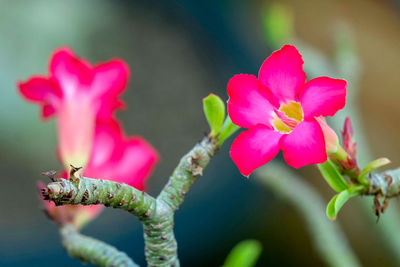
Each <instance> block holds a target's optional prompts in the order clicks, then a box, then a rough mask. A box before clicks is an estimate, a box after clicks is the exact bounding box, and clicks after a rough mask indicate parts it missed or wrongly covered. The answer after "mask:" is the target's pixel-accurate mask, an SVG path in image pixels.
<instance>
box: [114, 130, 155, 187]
mask: <svg viewBox="0 0 400 267" xmlns="http://www.w3.org/2000/svg"><path fill="white" fill-rule="evenodd" d="M158 160H159V156H158V153H157V151H156V150H155V149H154V148H153V147H152V146H151V145H150V144H149V143H147V142H146V140H144V139H143V138H141V137H139V136H135V137H130V138H129V139H128V140H127V141H126V143H125V149H124V153H123V155H122V156H121V158H120V160H119V161H118V162H117V163H116V164H115V166H114V167H113V169H112V172H113V173H112V174H113V175H112V177H114V178H113V180H114V181H116V182H121V183H126V184H129V185H131V186H133V187H135V188H137V189H139V190H144V188H145V184H146V180H147V179H148V178H149V176H150V175H151V173H152V172H153V169H154V167H155V165H156V163H157V162H158Z"/></svg>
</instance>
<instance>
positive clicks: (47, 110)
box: [42, 104, 56, 120]
mask: <svg viewBox="0 0 400 267" xmlns="http://www.w3.org/2000/svg"><path fill="white" fill-rule="evenodd" d="M55 112H56V109H55V108H54V107H53V106H52V105H49V104H45V105H44V106H43V107H42V118H43V119H44V120H46V119H48V118H50V117H51V116H53V115H54V113H55Z"/></svg>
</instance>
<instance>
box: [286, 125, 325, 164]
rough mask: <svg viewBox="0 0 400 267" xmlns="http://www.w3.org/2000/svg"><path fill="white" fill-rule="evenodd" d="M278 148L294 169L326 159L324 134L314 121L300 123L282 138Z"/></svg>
mask: <svg viewBox="0 0 400 267" xmlns="http://www.w3.org/2000/svg"><path fill="white" fill-rule="evenodd" d="M280 146H281V149H282V150H283V156H284V158H285V161H286V162H287V164H289V165H290V166H292V167H294V168H300V167H303V166H305V165H309V164H316V163H323V162H325V161H326V159H327V155H326V151H325V140H324V134H323V133H322V129H321V127H320V126H319V124H318V122H316V121H315V120H312V121H303V122H302V123H300V124H299V125H298V126H297V127H296V128H295V129H294V130H293V131H292V132H291V133H290V134H288V135H285V136H283V137H282V139H281V142H280Z"/></svg>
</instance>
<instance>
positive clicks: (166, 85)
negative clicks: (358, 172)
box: [0, 0, 400, 266]
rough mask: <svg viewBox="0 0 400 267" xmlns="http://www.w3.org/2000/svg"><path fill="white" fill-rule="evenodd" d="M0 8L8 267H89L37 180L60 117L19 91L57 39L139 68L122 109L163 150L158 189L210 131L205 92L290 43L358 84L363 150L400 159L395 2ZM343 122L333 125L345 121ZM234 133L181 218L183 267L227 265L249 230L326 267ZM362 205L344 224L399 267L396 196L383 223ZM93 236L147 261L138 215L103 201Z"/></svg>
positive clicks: (1, 223)
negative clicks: (246, 169) (69, 243)
mask: <svg viewBox="0 0 400 267" xmlns="http://www.w3.org/2000/svg"><path fill="white" fill-rule="evenodd" d="M0 4H1V8H0V88H1V89H0V90H1V95H0V96H1V97H0V122H1V131H0V148H1V149H0V168H1V172H0V176H1V177H0V179H1V181H2V185H1V187H0V209H1V213H0V214H1V215H0V265H1V266H55V265H57V266H80V262H79V261H77V260H73V259H70V258H69V256H68V255H67V254H66V253H65V252H64V251H63V249H62V246H61V243H60V238H59V235H58V232H57V227H56V225H55V224H54V223H52V222H51V221H49V220H48V219H47V218H46V217H45V215H44V214H43V212H42V211H41V203H40V201H39V199H38V195H37V192H36V182H37V181H38V180H43V181H44V180H45V179H44V178H43V177H41V175H40V173H41V172H42V171H45V170H50V169H59V168H60V165H59V163H58V161H57V159H56V156H55V148H56V144H57V139H56V127H55V126H56V124H55V121H54V120H51V121H47V122H42V121H40V119H39V109H38V107H37V106H36V105H32V104H28V103H27V102H25V101H23V100H22V98H21V97H20V96H19V95H18V93H17V90H16V86H15V84H16V81H18V80H26V79H27V78H28V77H29V76H31V75H33V74H38V73H40V74H45V73H47V64H48V60H49V57H50V55H51V53H52V51H53V50H54V49H55V48H57V47H59V46H64V45H67V46H70V47H71V48H72V49H74V50H75V52H76V53H77V54H78V55H80V56H81V57H84V58H87V59H88V60H89V61H91V62H101V61H106V60H108V59H110V58H113V57H120V58H122V59H124V60H125V61H126V62H127V63H128V64H129V66H130V68H131V79H130V83H129V88H128V89H127V90H126V92H125V93H124V95H123V99H124V100H125V102H126V103H127V109H126V110H124V111H120V112H118V114H117V116H118V118H119V119H120V120H122V121H123V125H124V127H125V130H126V132H127V133H128V134H130V135H133V134H140V135H142V136H144V137H145V138H146V139H147V140H149V141H150V142H151V143H152V144H153V145H154V146H155V147H156V148H157V149H158V151H159V152H160V154H161V158H162V160H161V162H160V164H159V165H158V167H157V169H156V170H155V172H154V175H153V176H152V178H151V179H150V181H149V183H148V192H150V193H151V194H153V195H155V194H157V193H158V192H159V191H160V189H161V188H162V186H163V185H164V184H165V182H166V181H167V178H168V176H169V174H170V173H171V172H172V170H173V168H174V167H175V166H176V164H177V162H178V160H179V158H180V157H181V156H182V155H183V154H184V153H186V152H187V151H188V150H189V149H190V148H191V147H192V146H193V145H194V144H195V143H196V142H197V141H199V140H200V139H201V138H202V136H203V134H204V132H206V131H208V126H207V124H206V121H205V118H204V115H203V113H202V102H201V100H202V98H203V97H205V96H206V95H208V94H209V93H210V92H213V93H216V94H218V95H220V96H221V97H222V98H223V99H224V100H227V95H226V85H227V82H228V80H229V78H231V77H232V76H233V75H234V74H238V73H251V74H257V72H258V69H259V67H260V65H261V63H262V62H263V61H264V59H265V58H266V57H267V56H268V55H269V54H270V53H271V52H272V51H273V50H276V49H278V48H279V47H280V45H282V44H283V43H285V42H289V43H294V44H296V46H297V47H298V48H299V50H300V52H301V53H302V54H303V56H304V57H305V61H306V71H307V73H308V74H309V77H312V76H313V75H317V74H318V76H322V75H325V76H331V77H335V78H346V79H348V80H349V81H350V87H349V94H350V95H351V99H352V100H351V103H350V107H349V108H348V109H347V110H346V111H343V112H342V113H341V114H340V115H339V118H344V116H345V115H350V116H353V117H352V118H353V120H355V124H356V125H359V127H356V128H357V129H361V126H363V127H364V130H362V132H361V133H360V132H357V129H356V136H360V138H363V139H362V140H360V142H361V144H362V145H363V148H360V157H361V158H366V159H367V158H370V157H374V158H377V157H379V156H386V157H388V158H390V159H391V160H392V162H393V164H392V166H399V165H400V155H399V153H398V151H399V150H400V142H398V138H397V137H398V135H399V133H400V126H399V125H400V124H399V123H397V121H398V118H399V114H400V106H399V105H398V99H399V97H400V75H399V73H400V2H398V1H394V0H380V1H377V0H364V1H359V0H346V1H344V0H336V1H333V0H332V1H327V0H325V1H321V0H309V1H294V0H285V1H261V0H251V1H250V0H249V1H238V0H230V1H228V0H225V1H212V0H203V1H194V0H192V1H191V0H186V1H183V0H182V1H178V0H163V1H156V0H135V1H122V0H119V1H116V0H114V1H105V0H102V1H78V0H73V1H45V0H42V1H36V0H35V1H11V0H9V1H7V0H1V1H0ZM342 122H343V120H341V122H337V121H333V122H332V125H333V126H335V127H336V128H337V129H340V128H339V127H341V123H342ZM364 135H365V136H364ZM231 142H232V138H231V139H230V140H229V141H228V142H226V144H225V145H224V147H223V149H222V150H221V151H220V152H219V153H218V154H217V156H216V157H215V158H214V160H213V161H212V162H211V164H210V165H209V167H208V168H207V169H206V171H205V173H204V176H203V177H201V179H200V180H199V181H198V182H197V183H196V184H195V185H194V186H193V188H192V191H191V192H190V194H188V196H187V198H186V200H185V203H184V204H183V206H182V207H181V208H180V209H179V211H178V212H177V213H176V222H175V227H176V231H175V233H176V238H177V240H178V244H179V255H180V259H181V261H182V265H183V266H220V265H222V264H223V262H224V259H225V257H226V255H227V254H228V253H229V251H230V250H231V248H232V247H233V246H234V245H235V244H237V243H238V242H239V241H241V240H244V239H248V238H253V239H257V240H259V241H261V242H262V245H263V252H262V255H261V257H260V259H259V261H258V266H267V265H280V266H321V265H325V264H326V261H324V259H323V258H322V257H321V256H320V255H319V254H318V252H317V251H318V250H317V249H316V247H315V246H314V243H313V241H312V238H311V237H310V234H309V231H308V229H309V228H310V227H309V226H307V225H306V223H305V221H304V220H303V217H302V216H301V215H300V213H299V212H298V211H297V210H296V209H295V208H294V207H293V205H291V204H290V203H287V202H285V201H284V200H282V199H281V198H280V197H279V194H277V193H276V192H274V191H273V189H270V188H268V187H265V186H264V185H263V184H261V183H260V182H259V181H257V178H255V177H251V178H250V179H249V180H247V179H245V178H244V177H242V176H241V175H240V174H239V172H238V170H237V168H236V166H234V164H233V163H232V161H231V159H230V158H229V156H228V151H229V148H230V143H231ZM361 144H360V145H361ZM367 154H368V155H367ZM361 162H363V161H362V159H361ZM393 168H394V167H393ZM298 174H300V175H301V176H302V178H301V179H304V180H306V181H307V182H308V183H310V184H312V186H313V187H315V188H317V190H318V192H319V193H320V194H321V196H322V198H323V199H324V201H325V202H327V201H328V200H329V199H330V197H332V196H333V194H334V192H333V191H332V190H331V189H330V188H329V186H328V185H327V184H326V183H325V182H324V181H323V179H322V178H321V176H320V175H319V174H318V172H317V171H316V169H315V168H314V167H313V166H310V167H305V168H303V169H301V170H300V171H299V172H298ZM277 178H279V177H277ZM292 190H296V188H293V189H292ZM364 200H365V201H367V204H363V203H360V202H362V201H361V200H354V201H353V200H352V201H350V202H349V203H348V204H346V206H345V207H344V208H343V211H341V213H340V214H339V219H338V220H337V221H336V222H334V223H335V224H338V225H341V227H342V230H343V231H344V233H345V235H346V236H347V239H348V242H349V245H350V246H351V247H352V249H353V250H354V252H355V253H356V254H357V256H358V258H359V260H360V262H361V264H362V265H365V266H399V265H400V259H399V255H396V253H393V251H400V239H395V240H394V241H393V240H392V241H388V240H387V238H388V236H389V237H390V232H389V231H390V229H396V227H395V226H396V225H399V227H400V220H399V221H394V220H392V219H393V218H395V219H396V216H395V214H397V213H398V212H399V210H398V209H397V208H396V207H395V206H394V205H392V203H391V209H389V211H388V212H387V214H384V215H383V217H384V218H382V220H381V221H380V222H379V223H378V224H376V223H375V217H374V215H373V214H372V208H371V209H370V210H371V212H369V208H368V209H365V208H364V207H365V205H367V206H368V207H369V206H372V199H370V198H365V199H364ZM392 202H393V203H395V202H397V200H394V201H392ZM365 210H368V212H366V211H365ZM323 212H324V211H323V210H322V213H323ZM391 214H392V215H391ZM393 214H394V215H393ZM323 215H324V214H323ZM385 216H386V218H385ZM326 223H330V222H329V221H328V220H327V222H326ZM386 225H391V226H394V227H393V228H390V227H389V226H388V227H386ZM383 228H385V229H386V230H385V229H384V230H382V229H383ZM398 229H400V228H397V231H398ZM382 231H386V232H382ZM83 233H84V234H87V235H89V236H93V237H96V238H98V239H101V240H104V241H106V242H109V243H110V244H112V245H114V246H116V247H117V248H119V249H121V250H123V251H125V252H127V253H128V254H129V255H130V256H131V257H132V258H133V259H134V260H135V262H137V263H138V264H140V265H141V266H144V265H145V259H144V248H143V246H144V245H143V236H142V229H141V225H140V224H139V222H138V221H137V220H136V218H135V217H134V216H131V215H129V214H127V213H124V212H120V211H118V210H112V209H106V210H105V211H104V212H103V213H102V214H101V215H100V216H99V217H98V218H97V219H96V220H95V221H93V222H91V223H90V225H88V226H87V227H86V228H85V229H84V230H83ZM388 233H389V234H388ZM396 234H398V233H397V232H393V235H394V236H395V235H396ZM396 240H398V241H397V243H396Z"/></svg>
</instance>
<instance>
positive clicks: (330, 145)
mask: <svg viewBox="0 0 400 267" xmlns="http://www.w3.org/2000/svg"><path fill="white" fill-rule="evenodd" d="M315 119H316V120H317V122H318V123H319V126H321V129H322V132H323V134H324V139H325V147H326V152H327V153H328V154H332V153H335V152H336V151H338V146H339V139H338V136H337V135H336V133H335V131H334V130H333V129H332V128H331V127H329V125H328V124H327V123H326V121H325V119H324V118H323V117H318V118H315Z"/></svg>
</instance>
